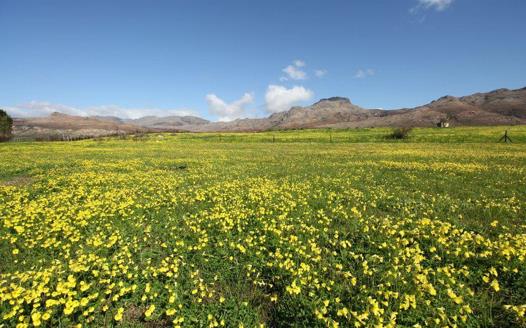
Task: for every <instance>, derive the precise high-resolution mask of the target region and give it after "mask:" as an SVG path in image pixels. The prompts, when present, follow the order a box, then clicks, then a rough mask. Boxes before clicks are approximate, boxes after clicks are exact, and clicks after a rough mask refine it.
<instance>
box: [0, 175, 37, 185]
mask: <svg viewBox="0 0 526 328" xmlns="http://www.w3.org/2000/svg"><path fill="white" fill-rule="evenodd" d="M33 180H34V179H33V178H32V177H30V176H27V175H21V176H17V177H13V178H11V179H8V180H5V181H0V185H2V186H14V187H24V186H27V185H30V184H31V183H32V182H33Z"/></svg>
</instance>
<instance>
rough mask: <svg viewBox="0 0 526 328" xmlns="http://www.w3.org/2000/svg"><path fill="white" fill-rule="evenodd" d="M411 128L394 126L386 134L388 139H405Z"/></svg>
mask: <svg viewBox="0 0 526 328" xmlns="http://www.w3.org/2000/svg"><path fill="white" fill-rule="evenodd" d="M411 130H412V128H396V129H394V130H393V132H391V134H389V135H388V136H387V138H388V139H407V138H408V137H409V132H411Z"/></svg>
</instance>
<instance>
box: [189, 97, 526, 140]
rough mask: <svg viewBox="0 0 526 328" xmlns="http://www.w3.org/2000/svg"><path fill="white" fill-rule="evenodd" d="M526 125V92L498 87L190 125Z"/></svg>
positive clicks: (326, 103)
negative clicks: (401, 104) (408, 104)
mask: <svg viewBox="0 0 526 328" xmlns="http://www.w3.org/2000/svg"><path fill="white" fill-rule="evenodd" d="M441 121H444V122H446V121H447V122H449V123H450V125H452V126H455V125H456V126H461V125H514V124H526V88H522V89H517V90H508V89H499V90H495V91H491V92H488V93H476V94H473V95H471V96H466V97H460V98H457V97H453V96H445V97H442V98H440V99H437V100H435V101H432V102H431V103H429V104H426V105H423V106H419V107H415V108H403V109H396V110H382V109H364V108H361V107H359V106H357V105H354V104H352V103H351V101H350V100H349V99H347V98H342V97H332V98H327V99H321V100H320V101H318V102H316V103H315V104H313V105H311V106H307V107H292V108H291V109H290V110H288V111H286V112H281V113H276V114H272V115H271V116H269V117H267V118H263V119H240V120H235V121H232V122H216V123H209V124H203V125H199V126H191V127H187V128H188V130H189V131H257V130H269V129H297V128H327V127H333V128H349V127H351V128H352V127H431V126H436V125H437V124H438V123H439V122H441Z"/></svg>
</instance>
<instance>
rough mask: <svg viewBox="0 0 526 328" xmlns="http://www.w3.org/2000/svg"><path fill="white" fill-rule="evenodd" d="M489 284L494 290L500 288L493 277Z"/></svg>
mask: <svg viewBox="0 0 526 328" xmlns="http://www.w3.org/2000/svg"><path fill="white" fill-rule="evenodd" d="M490 286H491V287H492V288H493V289H494V290H495V291H496V292H498V291H499V290H500V286H499V282H498V281H497V279H493V281H492V282H491V284H490Z"/></svg>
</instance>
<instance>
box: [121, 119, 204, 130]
mask: <svg viewBox="0 0 526 328" xmlns="http://www.w3.org/2000/svg"><path fill="white" fill-rule="evenodd" d="M125 122H126V123H129V124H133V125H137V126H142V127H146V128H153V129H161V130H173V129H178V128H180V127H182V126H188V125H202V124H207V123H210V121H208V120H205V119H203V118H200V117H196V116H165V117H157V116H145V117H141V118H138V119H134V120H125Z"/></svg>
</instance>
